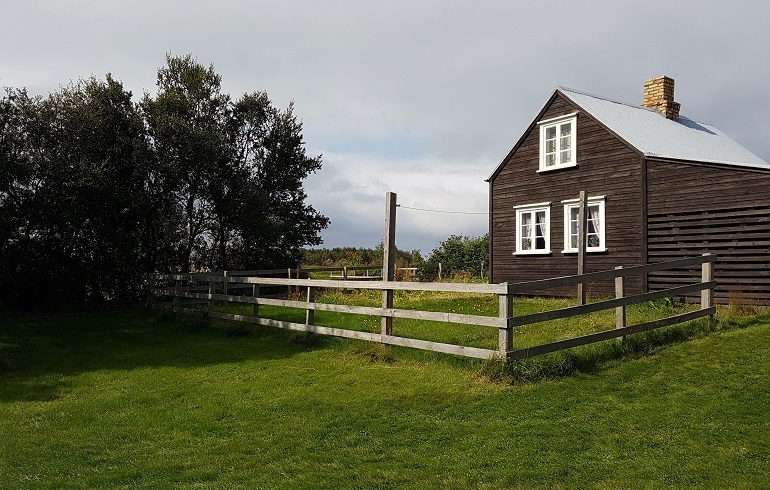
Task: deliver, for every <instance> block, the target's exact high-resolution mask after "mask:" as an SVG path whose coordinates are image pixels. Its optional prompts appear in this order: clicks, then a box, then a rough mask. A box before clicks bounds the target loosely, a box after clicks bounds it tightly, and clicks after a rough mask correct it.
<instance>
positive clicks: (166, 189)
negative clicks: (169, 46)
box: [0, 55, 328, 306]
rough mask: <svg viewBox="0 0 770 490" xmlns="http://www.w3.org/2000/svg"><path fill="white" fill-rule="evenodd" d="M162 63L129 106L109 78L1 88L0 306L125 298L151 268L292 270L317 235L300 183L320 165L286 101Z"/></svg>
mask: <svg viewBox="0 0 770 490" xmlns="http://www.w3.org/2000/svg"><path fill="white" fill-rule="evenodd" d="M166 61H167V66H166V67H164V68H161V69H160V70H159V71H158V91H157V95H156V96H154V97H152V96H150V95H149V94H145V95H144V97H143V98H142V100H141V102H140V104H135V103H134V102H133V101H132V94H131V92H128V91H126V90H125V89H124V88H123V85H122V84H121V83H120V82H118V81H116V80H115V79H113V78H112V76H111V75H107V77H106V79H105V80H97V79H95V78H91V79H87V80H80V81H78V82H76V83H73V84H70V85H69V86H67V87H64V88H62V89H60V90H59V91H58V92H55V93H52V94H50V95H49V96H48V97H45V98H43V97H29V96H28V95H27V92H26V90H24V89H7V90H6V92H5V95H4V96H3V97H2V98H1V99H0V302H2V303H12V304H16V305H19V306H23V303H24V302H25V301H29V302H31V303H35V304H39V298H40V295H41V294H45V295H46V298H50V299H52V300H53V301H58V302H60V303H72V304H80V303H83V302H88V301H103V300H105V299H128V300H130V299H136V298H137V297H138V296H140V295H142V294H143V292H144V287H145V286H146V279H147V273H148V272H153V271H189V270H192V269H221V268H245V267H248V268H253V267H265V268H272V267H276V266H287V265H296V263H297V261H298V259H299V257H300V255H301V247H302V246H306V245H315V244H318V243H320V238H319V236H318V234H319V232H320V230H321V229H323V228H324V227H325V226H327V224H328V219H327V218H326V217H324V216H322V215H321V214H319V213H318V212H317V211H316V210H315V209H313V208H312V206H310V205H308V204H307V203H306V202H305V200H306V195H305V193H304V191H303V189H302V181H303V179H304V178H305V177H306V176H307V175H308V174H309V173H310V172H314V171H316V170H318V169H319V168H320V166H321V159H320V157H308V156H307V155H306V153H305V149H304V144H303V141H302V124H301V123H300V122H299V121H298V120H297V119H296V117H295V116H294V114H293V108H292V106H289V108H288V109H286V110H283V111H282V110H278V109H276V108H274V107H273V106H272V105H271V103H270V100H269V99H268V98H267V95H266V94H264V93H262V92H256V93H253V94H247V95H244V96H243V97H241V98H240V99H238V100H237V101H236V102H233V101H232V100H231V99H230V96H229V95H228V94H225V93H222V91H221V78H220V76H219V75H218V74H217V73H216V72H215V71H214V68H213V67H212V66H209V67H204V66H202V65H200V64H199V63H198V62H197V61H195V60H194V59H193V58H192V57H191V56H184V57H173V56H170V55H169V56H167V58H166ZM53 301H51V302H53ZM51 302H49V303H48V304H51Z"/></svg>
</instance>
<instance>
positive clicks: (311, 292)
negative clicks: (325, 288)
mask: <svg viewBox="0 0 770 490" xmlns="http://www.w3.org/2000/svg"><path fill="white" fill-rule="evenodd" d="M314 301H315V288H314V287H313V286H308V287H307V302H308V303H313V302H314ZM314 321H315V309H310V308H308V309H306V310H305V325H313V322H314Z"/></svg>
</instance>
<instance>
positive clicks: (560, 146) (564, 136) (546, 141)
mask: <svg viewBox="0 0 770 490" xmlns="http://www.w3.org/2000/svg"><path fill="white" fill-rule="evenodd" d="M538 126H540V170H539V171H540V172H542V171H545V170H556V169H558V168H566V167H575V166H577V160H576V155H575V153H576V152H575V150H576V148H575V133H576V130H577V113H573V114H568V115H566V116H561V117H557V118H553V119H547V120H545V121H540V122H539V123H538Z"/></svg>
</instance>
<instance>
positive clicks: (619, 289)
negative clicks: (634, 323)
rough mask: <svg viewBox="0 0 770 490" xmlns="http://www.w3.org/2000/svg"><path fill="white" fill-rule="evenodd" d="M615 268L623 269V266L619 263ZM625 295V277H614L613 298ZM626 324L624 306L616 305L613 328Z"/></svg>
mask: <svg viewBox="0 0 770 490" xmlns="http://www.w3.org/2000/svg"><path fill="white" fill-rule="evenodd" d="M615 270H623V266H622V265H619V266H617V267H615ZM625 296H626V284H625V277H623V276H618V277H616V278H615V298H617V299H620V298H624V297H625ZM625 326H626V307H625V306H618V307H616V308H615V328H623V327H625Z"/></svg>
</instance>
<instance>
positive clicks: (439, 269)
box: [438, 262, 441, 282]
mask: <svg viewBox="0 0 770 490" xmlns="http://www.w3.org/2000/svg"><path fill="white" fill-rule="evenodd" d="M438 282H441V262H439V263H438Z"/></svg>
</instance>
